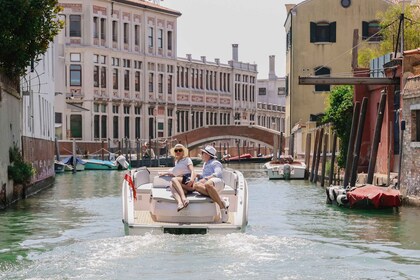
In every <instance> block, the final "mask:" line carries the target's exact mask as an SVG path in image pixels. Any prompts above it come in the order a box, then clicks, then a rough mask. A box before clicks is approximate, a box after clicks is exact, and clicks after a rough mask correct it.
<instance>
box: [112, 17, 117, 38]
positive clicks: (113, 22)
mask: <svg viewBox="0 0 420 280" xmlns="http://www.w3.org/2000/svg"><path fill="white" fill-rule="evenodd" d="M112 42H118V22H117V21H115V20H114V21H112Z"/></svg>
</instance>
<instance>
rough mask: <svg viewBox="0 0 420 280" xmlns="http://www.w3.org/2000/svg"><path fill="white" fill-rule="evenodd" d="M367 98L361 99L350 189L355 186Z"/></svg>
mask: <svg viewBox="0 0 420 280" xmlns="http://www.w3.org/2000/svg"><path fill="white" fill-rule="evenodd" d="M367 103H368V98H367V97H363V101H362V109H361V111H360V117H359V124H358V125H357V136H356V142H355V144H354V154H353V164H352V168H351V176H350V187H354V186H355V185H356V179H357V168H358V166H359V157H360V147H361V145H362V136H363V128H364V127H365V118H366V110H367Z"/></svg>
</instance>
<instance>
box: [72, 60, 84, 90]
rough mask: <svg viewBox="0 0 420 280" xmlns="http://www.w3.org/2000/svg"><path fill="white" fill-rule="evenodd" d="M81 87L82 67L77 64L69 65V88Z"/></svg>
mask: <svg viewBox="0 0 420 280" xmlns="http://www.w3.org/2000/svg"><path fill="white" fill-rule="evenodd" d="M81 85H82V66H81V65H78V64H71V65H70V86H81Z"/></svg>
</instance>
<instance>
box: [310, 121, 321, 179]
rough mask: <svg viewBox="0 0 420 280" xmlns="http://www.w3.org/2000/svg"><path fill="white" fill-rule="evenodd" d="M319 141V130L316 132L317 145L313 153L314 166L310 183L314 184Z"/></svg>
mask: <svg viewBox="0 0 420 280" xmlns="http://www.w3.org/2000/svg"><path fill="white" fill-rule="evenodd" d="M318 141H319V129H316V131H315V143H314V151H313V153H312V166H311V176H310V179H309V181H310V182H313V181H314V177H315V162H316V154H317V148H318Z"/></svg>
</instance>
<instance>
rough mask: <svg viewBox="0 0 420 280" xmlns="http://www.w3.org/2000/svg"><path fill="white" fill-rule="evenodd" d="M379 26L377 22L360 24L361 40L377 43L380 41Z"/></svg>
mask: <svg viewBox="0 0 420 280" xmlns="http://www.w3.org/2000/svg"><path fill="white" fill-rule="evenodd" d="M379 31H381V26H380V25H379V22H378V21H370V22H367V21H363V22H362V39H363V40H367V41H369V42H378V41H381V40H382V34H380V33H379Z"/></svg>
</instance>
